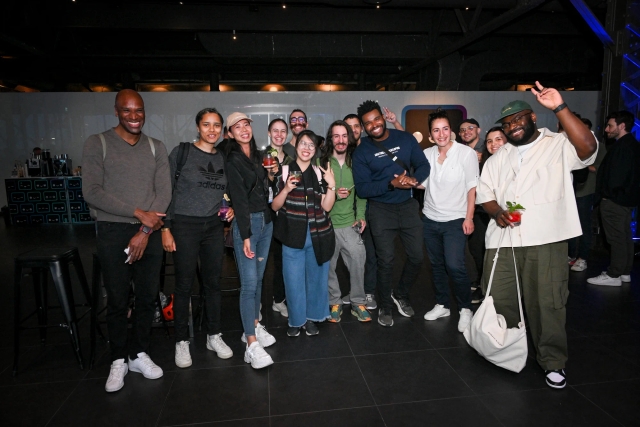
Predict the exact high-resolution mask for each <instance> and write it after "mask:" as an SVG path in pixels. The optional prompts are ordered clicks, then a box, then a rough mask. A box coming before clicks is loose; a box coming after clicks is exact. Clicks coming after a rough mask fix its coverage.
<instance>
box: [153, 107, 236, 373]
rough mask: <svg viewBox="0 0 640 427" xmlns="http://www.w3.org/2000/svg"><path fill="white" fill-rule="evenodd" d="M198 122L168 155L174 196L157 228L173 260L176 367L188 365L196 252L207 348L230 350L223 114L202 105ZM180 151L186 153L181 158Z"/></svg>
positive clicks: (222, 354)
mask: <svg viewBox="0 0 640 427" xmlns="http://www.w3.org/2000/svg"><path fill="white" fill-rule="evenodd" d="M196 125H197V127H198V140H197V141H196V142H195V143H193V144H191V143H187V142H185V143H181V144H179V145H178V146H177V147H176V148H174V149H173V151H171V154H170V155H169V165H170V167H171V179H172V184H173V196H172V200H171V204H170V205H169V209H168V211H167V216H166V219H165V221H164V227H163V228H161V231H162V246H163V247H164V250H165V251H167V252H172V253H173V263H174V265H175V276H176V287H175V291H174V301H173V312H174V324H175V333H176V349H175V362H176V365H177V366H178V367H179V368H186V367H188V366H191V353H190V351H189V341H188V339H189V335H188V321H189V302H190V301H191V286H192V285H193V281H194V279H195V276H196V268H197V265H198V257H200V260H201V269H202V286H203V287H204V297H205V304H206V306H205V310H206V313H207V316H206V319H207V321H206V328H207V348H208V349H209V350H211V351H215V352H216V353H217V354H218V357H220V358H222V359H228V358H230V357H231V356H233V351H231V349H230V348H229V346H227V345H226V344H225V342H224V341H223V340H222V334H221V333H220V305H221V293H220V276H221V273H222V256H223V251H224V239H223V229H224V221H231V220H232V219H233V216H234V212H233V209H230V210H229V211H228V212H227V214H226V216H225V217H221V216H220V204H221V202H222V199H223V196H224V195H225V193H226V192H227V182H228V180H227V170H226V159H225V156H224V154H223V153H222V151H219V150H216V148H215V147H214V145H215V143H216V142H217V141H218V138H219V137H220V134H221V133H222V126H223V120H222V116H221V115H220V113H219V112H218V111H217V110H216V109H215V108H205V109H204V110H202V111H200V112H199V113H198V114H197V115H196ZM181 147H183V148H182V151H181ZM181 153H184V154H183V157H182V159H181V158H180V154H181ZM184 156H186V159H185V157H184ZM180 163H182V164H180ZM176 172H178V173H176Z"/></svg>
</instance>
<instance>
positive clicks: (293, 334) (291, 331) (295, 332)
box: [287, 326, 300, 337]
mask: <svg viewBox="0 0 640 427" xmlns="http://www.w3.org/2000/svg"><path fill="white" fill-rule="evenodd" d="M287 335H289V336H290V337H297V336H298V335H300V328H294V327H293V326H289V329H287Z"/></svg>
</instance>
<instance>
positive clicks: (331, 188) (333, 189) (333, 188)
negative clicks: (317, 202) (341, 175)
mask: <svg viewBox="0 0 640 427" xmlns="http://www.w3.org/2000/svg"><path fill="white" fill-rule="evenodd" d="M327 189H329V190H331V191H336V186H335V185H334V186H333V187H327Z"/></svg>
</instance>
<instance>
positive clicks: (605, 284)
mask: <svg viewBox="0 0 640 427" xmlns="http://www.w3.org/2000/svg"><path fill="white" fill-rule="evenodd" d="M587 283H589V284H590V285H596V286H611V287H614V288H616V287H619V286H622V282H620V283H593V282H589V281H588V280H587Z"/></svg>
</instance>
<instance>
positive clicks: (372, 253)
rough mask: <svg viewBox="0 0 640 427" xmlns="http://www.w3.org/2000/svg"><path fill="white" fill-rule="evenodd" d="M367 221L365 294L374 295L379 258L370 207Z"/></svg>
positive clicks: (365, 230)
mask: <svg viewBox="0 0 640 427" xmlns="http://www.w3.org/2000/svg"><path fill="white" fill-rule="evenodd" d="M365 219H366V221H367V226H366V227H365V228H364V231H363V232H362V240H363V241H364V248H365V250H366V251H367V259H366V261H365V263H364V293H365V294H374V293H375V292H376V282H377V281H378V267H377V264H378V258H376V247H375V245H374V244H373V236H372V235H371V226H370V223H369V208H368V207H367V211H366V214H365Z"/></svg>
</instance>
